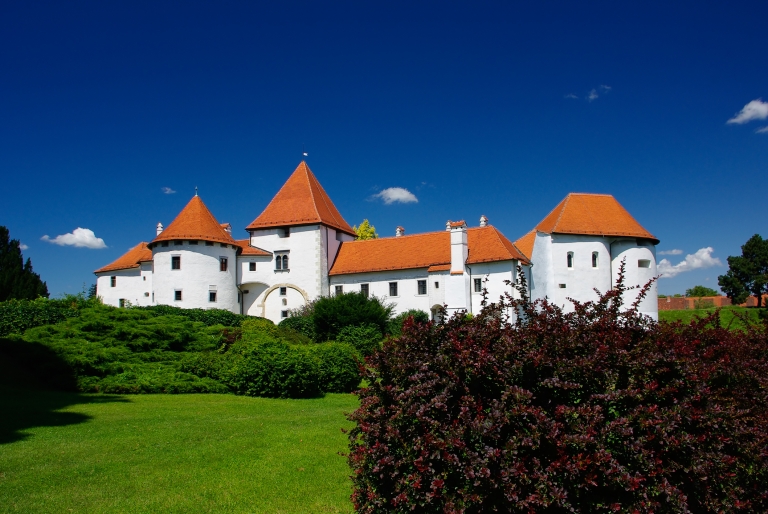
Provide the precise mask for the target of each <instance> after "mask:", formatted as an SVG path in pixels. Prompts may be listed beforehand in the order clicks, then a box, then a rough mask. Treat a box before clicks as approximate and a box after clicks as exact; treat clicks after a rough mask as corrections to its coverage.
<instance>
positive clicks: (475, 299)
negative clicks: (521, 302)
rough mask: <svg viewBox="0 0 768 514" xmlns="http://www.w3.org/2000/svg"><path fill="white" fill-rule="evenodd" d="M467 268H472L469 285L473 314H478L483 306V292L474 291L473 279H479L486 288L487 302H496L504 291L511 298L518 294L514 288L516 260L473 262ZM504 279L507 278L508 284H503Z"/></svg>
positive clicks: (516, 296)
mask: <svg viewBox="0 0 768 514" xmlns="http://www.w3.org/2000/svg"><path fill="white" fill-rule="evenodd" d="M469 268H471V270H472V274H471V276H470V278H471V281H470V284H469V285H470V297H471V298H472V303H471V305H472V310H471V312H472V313H473V314H479V313H480V311H481V310H482V308H483V307H482V305H481V303H482V301H483V294H482V292H480V293H476V292H475V279H480V280H481V283H482V287H484V288H486V289H488V303H498V302H499V298H500V297H503V296H505V293H507V294H509V295H510V296H512V297H513V298H518V297H519V296H520V295H519V294H518V293H517V290H515V288H514V284H515V282H516V280H517V261H501V262H485V263H481V264H473V265H472V266H469ZM486 278H487V279H488V281H487V282H486ZM505 280H508V281H509V282H510V285H507V284H505V283H504V281H505ZM505 299H506V297H505Z"/></svg>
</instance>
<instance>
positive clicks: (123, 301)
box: [117, 298, 125, 309]
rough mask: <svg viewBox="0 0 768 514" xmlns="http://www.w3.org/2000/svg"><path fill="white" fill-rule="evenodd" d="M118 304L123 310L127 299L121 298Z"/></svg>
mask: <svg viewBox="0 0 768 514" xmlns="http://www.w3.org/2000/svg"><path fill="white" fill-rule="evenodd" d="M117 302H118V304H119V305H120V308H121V309H122V308H123V307H125V298H120V299H119V300H118V301H117Z"/></svg>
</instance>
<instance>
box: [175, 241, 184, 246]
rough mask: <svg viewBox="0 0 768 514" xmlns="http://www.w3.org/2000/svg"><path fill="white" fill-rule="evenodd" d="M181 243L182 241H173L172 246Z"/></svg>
mask: <svg viewBox="0 0 768 514" xmlns="http://www.w3.org/2000/svg"><path fill="white" fill-rule="evenodd" d="M182 244H183V241H174V242H173V246H181V245H182Z"/></svg>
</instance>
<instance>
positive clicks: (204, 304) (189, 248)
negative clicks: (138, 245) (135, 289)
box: [152, 241, 240, 313]
mask: <svg viewBox="0 0 768 514" xmlns="http://www.w3.org/2000/svg"><path fill="white" fill-rule="evenodd" d="M152 254H153V261H154V284H153V285H154V291H155V303H156V304H162V305H175V306H178V307H183V308H185V309H194V308H201V309H226V310H228V311H231V312H235V313H239V312H240V305H239V303H238V289H237V286H236V275H237V251H236V249H235V247H233V245H223V246H222V245H221V244H220V243H214V244H213V246H207V245H206V244H205V242H204V241H199V242H198V244H197V245H191V244H189V241H182V244H181V245H176V244H174V242H173V241H170V242H169V245H168V246H162V245H161V244H158V245H157V246H154V247H153V248H152ZM176 255H178V256H179V257H181V269H178V270H174V269H171V257H172V256H176ZM220 257H226V258H227V259H228V267H227V268H228V269H227V271H220V268H219V266H220V264H219V258H220ZM211 286H213V287H215V288H216V302H210V301H209V292H210V290H211ZM176 290H181V292H182V299H181V301H177V300H175V296H174V295H175V291H176Z"/></svg>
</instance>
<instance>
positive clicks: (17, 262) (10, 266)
mask: <svg viewBox="0 0 768 514" xmlns="http://www.w3.org/2000/svg"><path fill="white" fill-rule="evenodd" d="M39 296H44V297H46V298H48V286H46V284H45V282H43V281H42V280H40V275H38V274H37V273H35V272H34V271H33V270H32V261H31V260H30V259H27V262H26V263H25V262H24V257H23V256H22V255H21V247H20V246H19V241H18V240H17V239H11V238H10V232H9V231H8V229H7V228H6V227H4V226H1V225H0V301H5V300H10V299H14V298H15V299H19V300H23V299H27V300H34V299H35V298H37V297H39Z"/></svg>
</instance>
